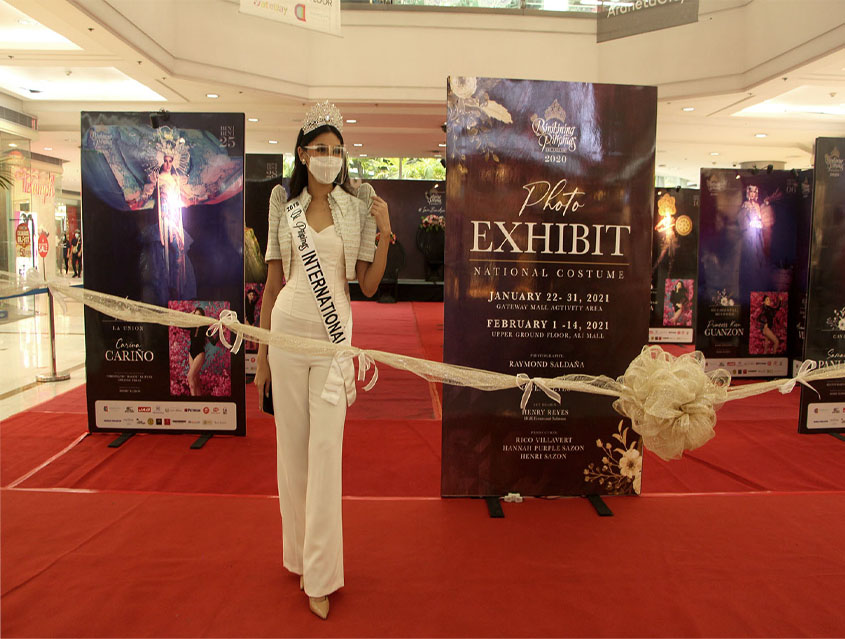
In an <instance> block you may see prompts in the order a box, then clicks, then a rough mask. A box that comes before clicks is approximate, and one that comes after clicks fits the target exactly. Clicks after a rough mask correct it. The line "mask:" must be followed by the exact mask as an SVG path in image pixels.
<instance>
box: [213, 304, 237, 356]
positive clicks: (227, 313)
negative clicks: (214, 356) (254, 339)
mask: <svg viewBox="0 0 845 639" xmlns="http://www.w3.org/2000/svg"><path fill="white" fill-rule="evenodd" d="M233 322H234V323H237V322H238V314H237V313H235V311H233V310H231V309H228V308H227V309H225V310H223V311H220V317H219V318H218V319H217V321H216V322H214V323H213V324H212V325H211V326H209V327H208V330H207V331H206V332H205V334H206V335H208V336H209V337H214V334H215V333H217V335H218V337H219V339H220V343H221V344H223V346H224V347H226V348H228V349H229V350H230V351H232V353H233V354H234V353H237V352H238V351H239V350H240V348H241V344H242V343H243V341H244V336H243V335H242V334H241V333H240V332H239V331H235V330H233V329H232V328H231V327H230V326H228V325H229V324H231V323H233ZM224 328H228V329H229V330H230V331H232V332H233V333H234V334H235V343H234V344H229V342H227V341H226V334H225V332H224V331H223V329H224Z"/></svg>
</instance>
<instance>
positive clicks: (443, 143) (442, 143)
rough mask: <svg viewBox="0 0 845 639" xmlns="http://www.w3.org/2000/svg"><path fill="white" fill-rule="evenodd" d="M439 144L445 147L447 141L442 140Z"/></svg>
mask: <svg viewBox="0 0 845 639" xmlns="http://www.w3.org/2000/svg"><path fill="white" fill-rule="evenodd" d="M437 146H443V147H445V146H446V143H445V142H441V143H440V144H438V145H437Z"/></svg>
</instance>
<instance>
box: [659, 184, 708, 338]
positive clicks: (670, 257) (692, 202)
mask: <svg viewBox="0 0 845 639" xmlns="http://www.w3.org/2000/svg"><path fill="white" fill-rule="evenodd" d="M698 209H699V192H698V190H697V189H695V190H694V189H681V188H676V189H666V188H661V189H657V193H656V195H655V202H654V219H653V221H652V222H653V226H652V238H651V318H650V321H649V329H648V341H649V342H657V343H675V344H691V343H692V342H693V330H692V327H693V326H694V322H695V300H696V295H695V293H696V290H697V287H696V282H697V280H698Z"/></svg>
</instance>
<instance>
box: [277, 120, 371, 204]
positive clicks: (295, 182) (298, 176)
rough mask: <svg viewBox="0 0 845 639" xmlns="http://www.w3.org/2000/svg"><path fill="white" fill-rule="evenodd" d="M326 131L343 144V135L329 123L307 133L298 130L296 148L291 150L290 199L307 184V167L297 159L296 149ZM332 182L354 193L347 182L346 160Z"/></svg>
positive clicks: (309, 142)
mask: <svg viewBox="0 0 845 639" xmlns="http://www.w3.org/2000/svg"><path fill="white" fill-rule="evenodd" d="M326 131H329V132H331V133H334V134H335V135H336V136H337V137H338V139H339V140H340V143H341V144H343V136H342V135H341V134H340V131H338V130H337V129H336V128H334V127H333V126H331V125H330V124H324V125H323V126H321V127H317V128H316V129H314V130H313V131H311V132H309V133H307V134H303V133H302V129H300V130H299V135H297V136H296V148H295V149H294V151H293V174H292V175H291V176H290V199H291V200H292V199H293V198H295V197H297V196H298V195H299V194H300V193H302V189H304V188H305V187H306V186H308V167H307V166H305V164H303V163H302V160H300V159H299V153H297V149H299V147H302V146H308V145H309V144H311V141H312V140H313V139H314V138H316V137H317V136H318V135H320V134H321V133H325V132H326ZM334 183H335V184H338V185H340V186H341V188H343V190H344V191H346V192H347V193H351V194H352V195H355V191H354V190H353V189H352V185H351V184H350V183H349V173H348V171H347V169H346V162H344V163H343V168H342V169H341V170H340V173H338V175H337V177H336V178H335V181H334Z"/></svg>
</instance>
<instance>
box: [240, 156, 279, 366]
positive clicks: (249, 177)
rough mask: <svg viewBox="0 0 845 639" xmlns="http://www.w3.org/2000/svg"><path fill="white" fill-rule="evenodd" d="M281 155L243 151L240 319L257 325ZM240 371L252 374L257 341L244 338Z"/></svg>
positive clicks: (255, 360)
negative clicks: (268, 231)
mask: <svg viewBox="0 0 845 639" xmlns="http://www.w3.org/2000/svg"><path fill="white" fill-rule="evenodd" d="M284 159H285V158H284V155H281V154H270V153H247V155H246V165H245V176H244V177H245V178H246V180H245V182H244V321H245V322H246V323H247V324H250V325H252V326H258V325H259V324H260V321H261V305H262V303H263V301H264V283H265V282H266V281H267V265H266V264H265V262H264V254H265V253H266V252H267V227H268V224H269V215H268V213H269V208H270V193H271V192H272V191H273V187H275V186H276V185H277V184H282V185H283V186H284V184H283V183H284V182H286V180H284V179H283V178H282V172H283V169H284ZM243 350H244V371H245V372H246V374H247V375H250V376H251V375H255V371H256V370H257V368H258V343H257V342H253V341H250V340H245V341H244V347H243Z"/></svg>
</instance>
